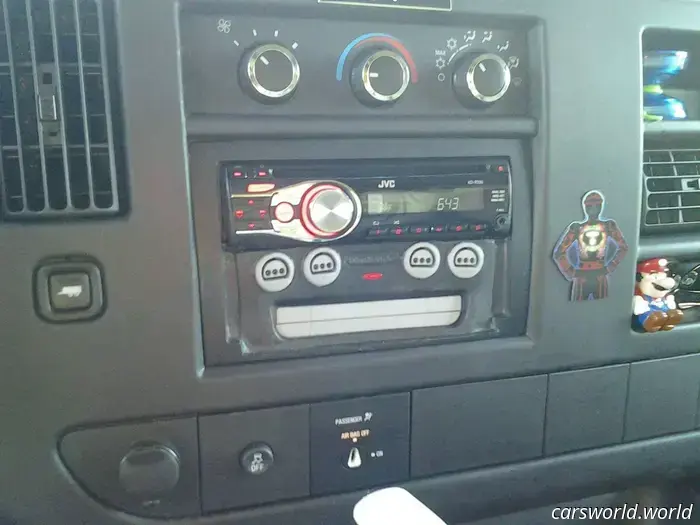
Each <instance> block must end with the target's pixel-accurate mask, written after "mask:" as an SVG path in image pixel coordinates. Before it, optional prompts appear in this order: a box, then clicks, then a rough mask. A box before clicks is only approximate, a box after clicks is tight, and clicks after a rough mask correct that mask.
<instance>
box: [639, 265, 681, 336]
mask: <svg viewBox="0 0 700 525" xmlns="http://www.w3.org/2000/svg"><path fill="white" fill-rule="evenodd" d="M675 287H676V280H675V279H674V278H673V277H671V276H670V275H669V273H668V261H667V260H666V259H649V260H647V261H642V262H640V263H639V264H637V286H636V287H635V293H634V301H633V303H632V311H633V313H634V320H635V324H636V325H637V326H638V327H639V328H640V329H642V330H644V331H645V332H658V331H659V330H672V329H673V328H674V327H675V326H676V325H677V324H678V323H680V322H681V320H682V319H683V312H682V311H681V310H679V309H678V308H677V307H676V299H675V298H674V296H673V294H671V291H672V290H673V289H674V288H675Z"/></svg>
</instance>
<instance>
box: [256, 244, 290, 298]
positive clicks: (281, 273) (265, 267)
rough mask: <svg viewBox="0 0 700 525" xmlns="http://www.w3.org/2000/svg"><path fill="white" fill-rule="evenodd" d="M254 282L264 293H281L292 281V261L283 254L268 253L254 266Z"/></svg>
mask: <svg viewBox="0 0 700 525" xmlns="http://www.w3.org/2000/svg"><path fill="white" fill-rule="evenodd" d="M255 280H256V281H257V283H258V286H260V288H262V289H263V290H265V291H266V292H281V291H282V290H284V289H286V288H287V287H288V286H289V285H290V284H292V281H293V280H294V261H292V259H291V258H290V257H289V256H287V255H285V254H283V253H279V252H278V253H270V254H268V255H266V256H265V257H263V258H261V259H260V260H259V261H258V262H257V264H256V265H255Z"/></svg>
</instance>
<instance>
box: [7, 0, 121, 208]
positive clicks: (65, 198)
mask: <svg viewBox="0 0 700 525" xmlns="http://www.w3.org/2000/svg"><path fill="white" fill-rule="evenodd" d="M112 1H113V0H0V11H1V13H0V156H1V159H0V194H1V197H2V198H1V199H0V212H1V217H0V218H1V219H5V220H23V219H32V220H33V219H40V218H50V219H51V218H57V217H63V218H71V217H75V218H79V217H89V216H98V215H115V214H118V213H123V212H124V211H126V206H125V204H126V191H125V180H124V177H123V176H120V175H122V174H120V173H119V172H118V170H119V169H121V168H122V166H123V164H124V163H123V151H122V150H121V148H119V149H118V147H119V145H118V144H116V142H117V141H119V139H120V138H121V132H119V133H117V132H116V131H115V126H118V125H119V120H118V119H117V118H116V117H119V114H118V113H114V114H113V112H116V111H117V110H118V109H119V108H118V106H119V102H118V100H116V99H115V98H113V97H112V94H111V93H112V92H113V91H112V88H114V87H115V86H116V85H117V78H116V71H118V70H117V69H114V68H113V67H116V55H115V49H116V48H115V43H114V29H113V27H112V22H113V6H112ZM112 72H115V73H114V74H115V76H114V77H112Z"/></svg>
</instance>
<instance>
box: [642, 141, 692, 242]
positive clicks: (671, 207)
mask: <svg viewBox="0 0 700 525" xmlns="http://www.w3.org/2000/svg"><path fill="white" fill-rule="evenodd" d="M644 183H645V185H644V187H645V203H644V204H645V205H644V209H643V218H644V220H643V231H644V233H647V234H653V233H662V232H666V231H674V230H677V231H681V230H686V231H687V230H700V150H695V149H654V150H646V151H645V152H644Z"/></svg>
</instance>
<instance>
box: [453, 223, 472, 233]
mask: <svg viewBox="0 0 700 525" xmlns="http://www.w3.org/2000/svg"><path fill="white" fill-rule="evenodd" d="M449 230H450V232H452V233H463V232H468V231H469V225H468V224H452V225H451V226H450V227H449Z"/></svg>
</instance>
